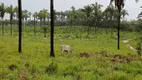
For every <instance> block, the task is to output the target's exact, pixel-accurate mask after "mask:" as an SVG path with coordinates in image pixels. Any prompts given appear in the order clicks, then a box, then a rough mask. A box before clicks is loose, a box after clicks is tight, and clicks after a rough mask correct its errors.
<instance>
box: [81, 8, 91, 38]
mask: <svg viewBox="0 0 142 80" xmlns="http://www.w3.org/2000/svg"><path fill="white" fill-rule="evenodd" d="M81 11H83V12H84V13H85V17H86V20H85V22H86V24H87V26H88V34H87V36H86V37H88V36H89V33H90V27H91V26H90V21H91V14H92V12H93V8H92V6H91V5H86V6H84V8H83V9H81Z"/></svg>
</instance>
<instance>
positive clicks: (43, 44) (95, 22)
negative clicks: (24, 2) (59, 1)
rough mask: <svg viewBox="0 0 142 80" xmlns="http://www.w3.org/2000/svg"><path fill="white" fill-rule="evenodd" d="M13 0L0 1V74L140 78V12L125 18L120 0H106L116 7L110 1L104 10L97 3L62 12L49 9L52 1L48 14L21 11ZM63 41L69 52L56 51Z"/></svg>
mask: <svg viewBox="0 0 142 80" xmlns="http://www.w3.org/2000/svg"><path fill="white" fill-rule="evenodd" d="M18 1H19V5H18V7H15V6H12V5H10V6H5V5H4V3H1V4H0V17H1V20H0V23H1V25H2V26H0V27H1V30H0V33H2V35H3V36H0V61H1V62H0V65H1V66H0V79H2V80H48V79H49V80H59V79H60V80H141V79H142V75H141V74H142V69H141V68H142V57H141V55H142V35H141V34H142V19H141V18H142V17H141V13H140V14H139V15H138V20H136V21H127V20H125V16H128V15H129V13H128V12H127V10H125V9H123V5H124V3H125V2H124V0H111V1H112V2H113V1H114V2H115V6H117V7H115V6H114V5H112V4H110V5H109V6H108V7H107V8H106V9H104V10H103V9H102V7H103V5H101V4H99V3H97V2H96V3H94V4H88V5H85V6H84V7H82V8H80V9H76V8H75V7H74V6H72V7H71V9H70V10H66V11H56V10H54V6H53V0H52V1H51V9H50V10H51V11H50V12H51V13H49V11H48V10H46V9H42V10H40V11H39V12H35V13H31V12H30V11H27V10H22V6H21V0H18ZM119 1H120V2H119ZM120 3H121V4H120ZM5 13H8V14H10V16H9V20H4V14H5ZM32 18H33V19H32ZM22 22H23V23H22ZM17 23H19V25H18V26H17ZM22 26H23V27H22ZM117 30H118V31H117ZM120 30H121V33H119V32H120ZM4 33H5V34H4ZM22 33H23V34H22ZM43 34H44V36H43ZM17 40H18V43H17ZM116 40H118V45H117V44H116V43H117V42H116ZM21 43H22V44H21ZM63 44H66V45H69V46H70V47H71V49H72V53H67V52H61V49H60V48H61V45H63ZM119 44H121V49H120V50H117V48H116V47H117V46H118V48H119ZM17 45H18V47H19V48H18V50H19V52H20V53H22V54H19V53H18V52H17ZM49 54H50V56H52V57H54V58H51V57H50V56H49ZM55 55H56V57H55Z"/></svg>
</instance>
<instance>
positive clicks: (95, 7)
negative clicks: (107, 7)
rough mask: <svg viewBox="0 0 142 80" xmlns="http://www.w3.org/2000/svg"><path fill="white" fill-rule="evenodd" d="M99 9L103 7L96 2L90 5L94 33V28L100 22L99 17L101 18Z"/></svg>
mask: <svg viewBox="0 0 142 80" xmlns="http://www.w3.org/2000/svg"><path fill="white" fill-rule="evenodd" d="M101 7H103V5H101V4H98V3H97V2H96V3H95V4H92V8H93V17H94V18H93V19H94V22H95V24H94V26H95V33H96V27H97V26H99V22H100V20H101V17H102V11H101ZM94 22H93V23H94Z"/></svg>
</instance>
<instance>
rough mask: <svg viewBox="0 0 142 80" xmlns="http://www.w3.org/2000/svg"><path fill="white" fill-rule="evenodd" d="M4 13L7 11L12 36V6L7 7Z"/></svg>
mask: <svg viewBox="0 0 142 80" xmlns="http://www.w3.org/2000/svg"><path fill="white" fill-rule="evenodd" d="M6 11H7V13H9V14H10V24H11V35H12V21H13V16H14V8H13V6H12V5H10V6H9V7H7V9H6Z"/></svg>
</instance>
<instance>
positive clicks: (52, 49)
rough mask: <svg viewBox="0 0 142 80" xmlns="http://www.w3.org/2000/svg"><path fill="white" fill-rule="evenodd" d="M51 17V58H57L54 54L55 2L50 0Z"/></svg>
mask: <svg viewBox="0 0 142 80" xmlns="http://www.w3.org/2000/svg"><path fill="white" fill-rule="evenodd" d="M50 10H51V11H50V12H51V14H50V16H51V23H50V26H51V34H50V56H51V57H55V54H54V1H53V0H50Z"/></svg>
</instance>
